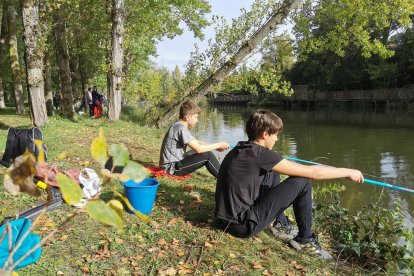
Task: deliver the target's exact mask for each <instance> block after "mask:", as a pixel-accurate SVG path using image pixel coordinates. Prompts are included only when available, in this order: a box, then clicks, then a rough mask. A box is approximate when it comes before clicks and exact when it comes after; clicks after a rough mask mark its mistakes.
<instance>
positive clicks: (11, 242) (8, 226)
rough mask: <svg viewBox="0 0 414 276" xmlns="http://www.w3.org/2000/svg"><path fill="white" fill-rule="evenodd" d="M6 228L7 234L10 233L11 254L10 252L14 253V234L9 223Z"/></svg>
mask: <svg viewBox="0 0 414 276" xmlns="http://www.w3.org/2000/svg"><path fill="white" fill-rule="evenodd" d="M6 228H7V232H8V233H9V252H10V251H12V247H13V240H12V238H13V237H12V235H13V232H12V230H11V226H10V223H8V222H7V224H6Z"/></svg>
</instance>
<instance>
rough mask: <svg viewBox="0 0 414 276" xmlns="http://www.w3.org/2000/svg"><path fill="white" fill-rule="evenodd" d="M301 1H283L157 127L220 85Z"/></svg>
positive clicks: (164, 116)
mask: <svg viewBox="0 0 414 276" xmlns="http://www.w3.org/2000/svg"><path fill="white" fill-rule="evenodd" d="M300 2H301V0H285V1H283V3H282V4H281V6H280V8H279V9H278V10H277V11H276V12H275V13H274V14H273V15H272V16H271V17H270V18H269V20H267V21H266V23H265V24H264V25H263V26H261V27H260V28H259V30H257V31H256V32H255V33H254V34H253V35H252V36H251V37H250V38H249V39H248V40H246V41H244V42H243V43H241V45H242V46H241V47H240V49H239V50H238V51H237V52H236V53H235V54H234V55H233V56H232V57H231V58H230V59H229V60H228V61H227V62H226V63H224V64H223V65H222V66H221V67H220V68H219V69H218V70H216V71H215V72H214V73H212V74H211V75H210V76H209V77H208V78H207V79H206V80H205V81H204V82H202V83H201V84H200V85H199V86H198V87H197V88H195V89H194V90H193V91H191V93H190V94H189V95H188V96H187V97H185V98H184V99H183V100H181V101H180V102H179V103H177V104H174V106H173V107H172V108H171V109H170V110H169V111H167V112H166V113H165V114H164V115H162V116H161V117H160V118H158V119H157V120H156V121H155V125H156V126H157V127H163V126H165V125H167V124H168V123H169V122H170V121H171V120H174V119H176V118H177V115H178V109H179V107H180V106H181V104H182V103H184V102H185V101H187V100H190V101H192V102H198V101H199V100H200V99H201V98H202V97H203V96H204V95H205V94H206V93H207V92H208V91H209V90H211V88H213V87H214V86H216V85H218V84H220V83H221V82H222V81H223V80H224V78H225V77H227V76H228V75H229V74H230V73H231V72H232V71H233V70H234V69H235V68H236V67H237V65H239V64H240V63H241V62H242V61H243V60H244V59H245V58H246V57H247V56H248V55H249V54H250V53H251V52H252V51H253V50H254V49H255V48H257V46H259V45H260V43H261V42H262V41H263V39H264V38H266V36H267V35H269V34H270V33H271V32H273V31H275V30H276V27H277V25H279V24H281V23H282V22H283V20H284V19H285V18H286V17H287V16H288V14H289V13H290V11H292V10H293V9H294V8H295V7H297V6H298V5H299V4H300Z"/></svg>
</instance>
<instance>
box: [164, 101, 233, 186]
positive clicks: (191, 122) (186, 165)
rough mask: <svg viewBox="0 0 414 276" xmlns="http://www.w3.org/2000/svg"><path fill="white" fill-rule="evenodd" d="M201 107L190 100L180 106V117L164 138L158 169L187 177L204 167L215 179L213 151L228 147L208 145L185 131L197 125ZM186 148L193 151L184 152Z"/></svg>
mask: <svg viewBox="0 0 414 276" xmlns="http://www.w3.org/2000/svg"><path fill="white" fill-rule="evenodd" d="M200 111H201V110H200V108H199V107H198V106H197V105H196V104H194V103H192V102H189V101H186V102H184V103H183V104H182V105H181V107H180V118H179V120H178V122H176V123H174V124H173V125H172V126H171V127H170V129H169V130H168V132H167V133H166V134H165V136H164V140H163V142H162V146H161V152H160V163H159V166H160V167H161V168H163V169H164V170H165V172H167V173H169V174H171V175H177V176H181V175H186V174H188V173H191V172H194V171H195V170H197V169H199V168H201V167H203V166H206V168H207V170H208V171H209V172H210V173H211V174H212V175H213V176H214V177H216V178H217V176H218V171H219V168H220V163H219V162H218V160H217V158H216V156H215V155H214V154H213V153H212V152H211V151H212V150H218V151H223V150H226V149H228V148H229V144H228V143H227V142H224V141H222V142H218V143H214V144H208V143H205V142H202V141H198V140H196V139H195V138H194V137H193V136H192V135H191V133H190V131H189V130H188V128H191V127H194V126H195V125H196V124H197V122H198V114H200ZM187 145H188V146H189V147H190V148H191V149H192V150H193V151H194V152H191V153H187V152H186V150H187Z"/></svg>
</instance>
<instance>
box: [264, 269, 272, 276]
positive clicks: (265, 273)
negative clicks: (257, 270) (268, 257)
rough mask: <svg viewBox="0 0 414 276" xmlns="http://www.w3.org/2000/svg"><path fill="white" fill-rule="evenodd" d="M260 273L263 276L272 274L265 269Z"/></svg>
mask: <svg viewBox="0 0 414 276" xmlns="http://www.w3.org/2000/svg"><path fill="white" fill-rule="evenodd" d="M262 275H265V276H270V275H272V273H270V272H269V271H268V270H267V269H266V270H265V271H263V272H262Z"/></svg>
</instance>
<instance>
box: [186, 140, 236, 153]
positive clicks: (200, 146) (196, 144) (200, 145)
mask: <svg viewBox="0 0 414 276" xmlns="http://www.w3.org/2000/svg"><path fill="white" fill-rule="evenodd" d="M188 146H189V147H190V148H191V149H192V150H193V151H195V152H197V153H203V152H207V151H212V150H218V151H223V150H226V149H228V148H229V147H230V145H229V144H228V143H227V142H225V141H221V142H218V143H213V144H209V143H206V142H203V141H198V140H193V141H191V142H190V143H188Z"/></svg>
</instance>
